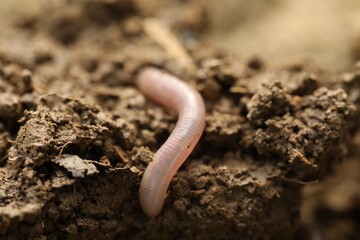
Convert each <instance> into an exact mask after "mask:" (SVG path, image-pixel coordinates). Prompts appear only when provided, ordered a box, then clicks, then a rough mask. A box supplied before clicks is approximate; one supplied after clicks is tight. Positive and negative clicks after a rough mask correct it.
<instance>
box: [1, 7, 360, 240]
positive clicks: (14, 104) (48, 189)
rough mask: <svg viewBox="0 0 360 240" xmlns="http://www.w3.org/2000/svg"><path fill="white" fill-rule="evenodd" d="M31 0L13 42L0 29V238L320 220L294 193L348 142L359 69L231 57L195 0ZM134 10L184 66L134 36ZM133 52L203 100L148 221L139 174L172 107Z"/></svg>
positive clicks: (292, 230)
mask: <svg viewBox="0 0 360 240" xmlns="http://www.w3.org/2000/svg"><path fill="white" fill-rule="evenodd" d="M159 6H161V7H162V8H159ZM164 9H166V11H165V10H164ZM44 12H46V14H34V15H23V16H19V18H18V19H17V21H15V22H14V24H13V28H14V30H15V31H17V33H18V34H17V35H16V41H14V39H13V38H6V37H3V38H1V39H0V41H1V44H0V89H1V91H0V164H1V169H0V236H1V238H2V239H239V236H241V238H242V239H293V238H294V236H295V235H299V229H301V228H305V226H308V225H314V224H315V222H317V221H319V222H320V223H321V224H322V223H324V222H323V221H322V219H321V214H320V215H316V217H311V216H312V215H311V214H309V215H308V216H309V217H308V219H307V221H308V225H305V224H304V222H303V221H300V210H301V209H302V208H301V206H303V207H304V205H301V201H302V192H303V188H304V187H306V186H308V185H313V184H315V183H317V182H319V181H323V179H325V178H327V177H328V176H329V175H331V174H332V173H333V170H334V168H336V167H337V166H338V165H339V163H341V162H342V161H343V160H344V159H345V158H346V157H347V156H349V155H352V156H356V154H358V152H356V151H355V150H354V149H356V147H354V146H356V145H355V144H356V139H358V138H356V137H355V136H356V131H357V130H358V122H359V110H358V109H359V108H358V106H359V104H360V95H359V91H360V84H359V79H360V74H359V71H360V70H359V68H356V66H355V67H354V71H352V72H348V73H346V74H343V75H333V74H330V73H327V72H325V71H323V70H320V69H318V68H316V67H315V66H313V65H312V64H311V63H296V64H295V63H294V64H292V63H289V64H287V65H284V66H283V67H278V68H272V67H271V65H270V64H269V63H265V62H263V61H262V60H261V59H259V58H252V59H248V60H247V61H240V60H239V59H237V58H235V57H234V56H231V55H230V54H229V53H227V52H225V51H223V50H219V49H217V48H215V47H213V46H212V45H210V44H209V43H208V41H207V35H206V31H207V29H208V26H209V24H210V21H209V19H211V16H210V13H209V12H208V11H207V8H206V5H204V4H203V3H202V2H201V1H197V2H187V1H173V2H171V3H170V2H168V1H162V0H158V1H151V2H150V1H143V0H126V1H116V0H110V1H88V0H86V1H68V2H67V3H65V2H64V3H63V4H59V5H57V6H44V11H43V13H44ZM150 18H156V19H158V20H159V22H160V24H159V27H160V28H163V29H167V30H170V31H171V34H173V35H174V36H175V37H176V38H177V39H179V40H180V43H181V46H182V48H184V50H185V51H186V52H187V53H188V54H189V56H190V61H191V64H192V65H191V66H189V65H188V63H189V62H186V61H182V60H183V59H181V57H179V55H176V54H172V53H173V52H169V50H168V49H166V48H165V49H164V46H161V44H159V43H158V42H157V41H156V39H154V36H153V35H151V34H149V32H148V31H147V30H146V23H147V22H148V20H149V19H150ZM146 65H152V66H155V67H158V68H161V69H163V70H164V71H167V72H170V73H172V74H174V75H176V76H178V77H179V78H181V79H183V80H184V81H186V82H188V83H189V84H191V85H193V86H194V87H195V88H196V89H197V90H198V91H199V92H200V93H201V94H202V96H203V98H204V100H205V103H206V109H207V118H206V128H205V131H204V134H203V136H202V138H201V140H200V142H199V144H198V146H197V147H196V149H195V151H194V152H193V153H192V155H191V156H190V158H189V159H188V161H187V162H186V163H185V164H184V166H183V167H182V168H181V169H180V171H179V172H178V173H177V174H176V176H175V177H174V179H173V181H172V182H171V186H170V188H169V193H168V195H167V197H166V201H165V205H164V208H163V211H162V212H161V214H160V215H159V216H158V217H156V218H154V219H150V218H148V217H147V216H146V215H145V214H144V213H143V212H142V210H141V208H140V204H139V201H138V188H139V183H140V180H141V177H142V174H143V171H144V169H145V168H146V166H147V164H148V163H149V162H150V161H151V160H152V156H153V154H154V153H155V152H156V150H157V149H158V148H159V147H160V146H161V145H162V144H163V142H164V141H165V140H166V138H167V136H168V135H169V134H170V133H171V131H172V129H173V128H174V127H175V123H176V120H177V116H176V114H175V113H174V112H172V111H170V110H167V109H164V108H162V107H161V106H158V105H156V104H154V103H152V102H149V101H148V100H147V99H145V98H144V96H143V95H142V94H141V93H139V92H138V91H137V89H136V88H135V87H134V85H133V79H134V76H135V75H136V73H137V71H139V70H141V67H143V66H146ZM327 181H328V180H327ZM330 181H331V180H330ZM343 181H346V179H344V180H343ZM326 183H327V182H326V181H325V182H324V183H322V184H326ZM330 184H331V183H330ZM344 184H346V183H344ZM316 186H319V185H316ZM355 188H356V187H354V189H355ZM340 190H341V189H340ZM309 191H310V190H309ZM313 191H315V190H313ZM324 191H325V190H324ZM329 194H331V192H330V193H329ZM349 195H350V194H349ZM354 195H355V196H357V195H356V194H354ZM319 199H320V200H319ZM324 201H325V200H324ZM305 202H306V201H305ZM308 203H309V202H308ZM307 206H313V208H312V209H318V208H319V206H322V207H323V208H324V209H325V211H331V207H332V206H333V205H331V203H329V204H328V205H323V204H322V202H321V198H316V201H315V200H314V201H313V204H312V205H310V204H309V205H307ZM358 206H359V199H357V201H356V204H353V202H351V205H347V206H346V207H344V208H341V209H340V214H344V215H346V216H347V213H348V212H349V211H350V212H351V211H352V210H353V209H358ZM307 209H310V208H307ZM329 209H330V210H329ZM320 210H323V209H320ZM320 210H319V211H320ZM309 211H310V212H314V211H315V210H309ZM331 213H334V215H336V214H338V212H337V211H331ZM353 220H354V219H353V218H351V217H348V218H346V221H348V222H351V223H352V224H356V222H355V221H354V222H353ZM334 221H337V220H334ZM321 224H320V225H319V226H321V227H322V226H324V225H321ZM324 224H325V223H324ZM345 224H346V223H345ZM321 227H320V229H321ZM324 229H327V228H324ZM349 229H350V230H349ZM356 229H358V226H357V225H355V226H353V228H348V229H347V233H349V236H355V235H351V234H356ZM319 231H320V230H319ZM303 232H304V231H303ZM309 234H310V231H309ZM357 236H358V235H357ZM349 239H351V238H349Z"/></svg>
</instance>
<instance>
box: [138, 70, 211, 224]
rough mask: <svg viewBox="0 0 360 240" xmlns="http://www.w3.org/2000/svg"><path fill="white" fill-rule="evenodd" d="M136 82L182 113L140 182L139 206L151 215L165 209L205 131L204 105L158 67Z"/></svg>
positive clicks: (151, 96) (192, 92)
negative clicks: (175, 178)
mask: <svg viewBox="0 0 360 240" xmlns="http://www.w3.org/2000/svg"><path fill="white" fill-rule="evenodd" d="M135 84H136V85H137V87H138V89H139V90H140V92H142V93H143V94H144V95H145V96H146V97H148V98H149V99H151V100H153V101H154V102H156V103H159V104H161V105H164V106H166V107H168V108H171V109H173V110H175V111H176V112H177V113H178V115H179V118H178V121H177V123H176V127H175V129H174V130H173V132H172V133H171V134H170V136H169V138H168V139H167V140H166V142H165V143H164V144H163V145H162V146H161V147H160V149H159V150H158V151H157V152H156V153H155V155H154V158H153V161H152V162H151V163H150V164H149V165H148V167H147V168H146V170H145V172H144V176H143V178H142V180H141V183H140V190H139V196H140V205H141V207H142V209H143V210H144V212H145V213H146V214H147V215H148V216H149V217H155V216H157V215H158V214H159V213H160V211H161V209H162V206H163V204H164V201H165V196H166V191H167V189H168V187H169V184H170V181H171V179H172V178H173V176H174V175H175V173H176V172H177V170H178V169H179V168H180V166H181V165H182V164H183V163H184V161H185V160H186V159H187V157H188V156H189V155H190V153H191V152H192V150H193V149H194V147H195V145H196V144H197V142H198V141H199V139H200V137H201V135H202V132H203V131H204V127H205V106H204V101H203V100H202V98H201V96H200V94H199V93H198V92H197V91H195V89H193V88H192V87H190V86H189V85H187V84H186V83H184V82H182V81H181V80H179V79H177V78H176V77H174V76H171V75H169V74H166V73H163V72H161V71H160V70H157V69H155V68H145V69H144V70H142V71H141V72H140V73H139V74H138V76H137V77H136V79H135Z"/></svg>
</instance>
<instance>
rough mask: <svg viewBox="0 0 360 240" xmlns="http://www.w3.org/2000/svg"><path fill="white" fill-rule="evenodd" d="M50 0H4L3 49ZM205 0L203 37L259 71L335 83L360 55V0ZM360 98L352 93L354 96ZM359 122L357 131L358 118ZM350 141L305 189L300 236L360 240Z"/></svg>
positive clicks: (359, 181) (358, 190)
mask: <svg viewBox="0 0 360 240" xmlns="http://www.w3.org/2000/svg"><path fill="white" fill-rule="evenodd" d="M49 2H51V4H52V5H53V6H56V5H61V3H60V1H56V0H53V1H47V0H37V1H27V0H21V1H20V0H18V1H11V0H2V1H0V38H3V37H4V36H6V40H4V41H0V49H1V48H6V46H7V43H8V42H9V41H10V42H11V41H17V39H18V38H17V37H11V36H18V35H19V34H21V33H19V31H18V30H16V29H14V27H13V25H14V22H15V23H16V22H17V19H18V16H21V15H23V14H26V15H31V14H35V15H36V14H39V13H41V11H43V8H42V7H41V6H43V5H46V4H49ZM185 2H187V1H185ZM205 2H206V4H208V5H206V6H205V7H206V8H207V9H208V11H209V16H210V17H209V28H207V29H206V31H205V33H204V34H203V41H204V42H207V43H210V44H213V45H214V46H217V47H219V48H221V49H224V50H225V51H226V52H229V53H230V54H233V55H236V59H240V60H243V61H247V60H248V59H258V61H254V62H253V63H254V64H255V68H256V66H257V63H259V64H260V65H261V64H265V66H271V67H272V68H273V67H275V68H282V67H283V66H290V65H294V66H295V65H296V64H298V63H299V64H300V63H301V64H305V65H307V66H316V68H319V69H321V71H322V72H323V73H325V74H328V75H331V76H334V77H331V78H329V81H330V80H331V79H333V78H341V79H344V78H346V77H347V76H346V74H347V73H348V72H350V71H355V70H354V68H355V66H356V64H358V61H359V60H360V1H358V0H332V1H327V0H318V1H311V0H292V1H288V0H258V1H248V0H223V1H217V0H212V1H205ZM29 13H30V14H29ZM29 22H31V21H28V23H29ZM9 39H11V40H9ZM40 46H41V43H40ZM46 47H48V46H46ZM10 52H11V50H10ZM254 57H256V58H254ZM353 79H357V80H353ZM351 84H355V85H356V86H357V89H358V88H359V85H360V77H359V76H358V75H357V77H356V76H355V77H353V78H352V82H351ZM351 84H349V86H346V83H345V88H346V87H348V88H349V89H351V88H352V87H353V86H352V85H351ZM348 92H351V91H348ZM350 95H351V94H350ZM359 95H360V93H359V92H353V95H352V96H353V97H354V98H358V97H359ZM355 119H357V120H358V119H359V118H355ZM353 125H355V127H354V129H356V128H357V127H356V126H358V125H359V122H354V123H353ZM352 139H353V140H352V143H351V144H350V145H351V146H350V147H349V150H348V153H347V158H346V161H345V162H344V163H342V164H340V165H339V166H338V167H337V168H336V169H335V170H334V172H333V173H332V174H331V175H330V176H329V177H328V178H327V179H326V180H324V181H323V182H321V183H318V184H309V185H308V186H306V187H305V188H304V191H303V199H302V204H301V206H302V207H301V220H300V222H301V224H300V225H299V227H298V229H297V234H296V236H297V238H298V239H314V240H318V239H325V240H332V239H334V240H335V239H360V171H359V169H360V151H359V149H360V135H359V134H356V135H354V136H353V138H352ZM150 144H151V143H150ZM179 204H180V205H181V203H179ZM180 207H181V206H180Z"/></svg>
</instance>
